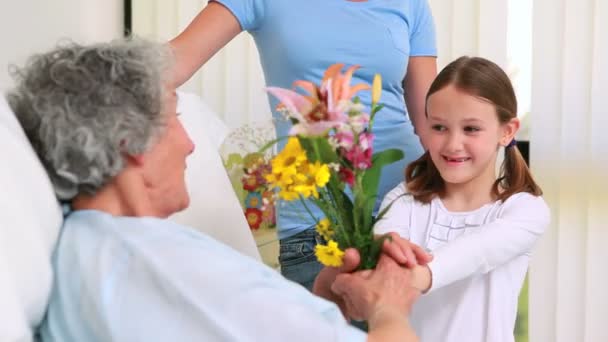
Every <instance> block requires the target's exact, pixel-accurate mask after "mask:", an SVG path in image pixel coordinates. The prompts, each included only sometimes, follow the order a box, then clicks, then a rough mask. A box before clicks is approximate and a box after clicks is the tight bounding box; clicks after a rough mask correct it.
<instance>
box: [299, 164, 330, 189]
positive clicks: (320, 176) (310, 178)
mask: <svg viewBox="0 0 608 342" xmlns="http://www.w3.org/2000/svg"><path fill="white" fill-rule="evenodd" d="M297 171H298V172H297V174H296V175H294V178H293V179H294V183H293V185H294V190H295V191H296V192H298V193H299V194H300V195H302V197H304V198H308V197H310V196H313V197H315V198H318V197H319V192H318V191H317V187H319V188H322V187H324V186H325V185H326V184H327V182H328V181H329V176H330V173H329V167H328V166H327V165H326V164H321V163H320V162H319V161H317V162H315V163H314V164H311V163H308V162H306V163H302V164H300V167H298V170H297Z"/></svg>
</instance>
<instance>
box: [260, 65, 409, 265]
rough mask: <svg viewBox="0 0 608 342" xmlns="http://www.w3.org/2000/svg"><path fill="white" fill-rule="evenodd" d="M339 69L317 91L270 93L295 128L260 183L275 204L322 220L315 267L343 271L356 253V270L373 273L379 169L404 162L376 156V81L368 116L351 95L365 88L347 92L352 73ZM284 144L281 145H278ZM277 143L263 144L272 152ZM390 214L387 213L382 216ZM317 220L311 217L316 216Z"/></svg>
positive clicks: (393, 153)
mask: <svg viewBox="0 0 608 342" xmlns="http://www.w3.org/2000/svg"><path fill="white" fill-rule="evenodd" d="M343 68H344V65H343V64H334V65H332V66H330V67H329V68H328V69H327V70H326V71H325V74H324V77H323V79H322V82H321V84H320V85H319V86H317V85H315V84H313V83H311V82H308V81H296V82H294V88H300V89H301V90H303V91H304V92H305V94H301V93H299V92H296V91H295V90H290V89H283V88H276V87H269V88H267V91H268V92H269V93H270V94H271V95H273V96H275V97H276V98H277V99H278V100H279V101H280V104H279V106H278V108H277V109H278V110H279V112H281V113H283V114H284V115H285V116H286V117H287V118H288V119H289V120H290V121H291V122H292V124H293V125H292V128H291V130H290V132H289V136H288V137H286V138H287V139H288V140H287V143H286V145H285V147H284V148H283V150H282V151H281V152H280V153H278V154H277V155H276V156H274V158H272V160H271V170H270V172H269V173H268V174H267V175H266V176H265V178H266V180H267V182H268V184H269V185H270V187H271V188H273V189H275V191H276V193H277V195H278V197H279V198H281V199H283V200H286V201H293V200H300V201H302V203H303V205H304V206H305V207H306V208H307V210H308V211H309V213H310V214H311V215H312V213H311V211H310V208H309V207H307V201H308V203H312V204H313V205H315V206H317V207H318V208H319V209H320V210H321V211H322V212H323V214H324V215H325V218H323V219H321V220H318V221H317V226H316V229H317V231H318V232H319V234H320V235H321V236H322V237H323V238H324V239H325V241H326V244H320V245H317V246H316V250H315V254H316V256H317V259H318V260H319V261H320V262H321V263H322V264H324V265H326V266H340V265H341V264H342V257H343V255H344V250H345V249H347V248H351V247H352V248H356V249H357V250H358V251H359V253H360V255H361V264H360V268H361V269H371V268H374V267H375V265H376V262H377V259H378V257H379V254H380V250H381V245H382V242H383V239H376V238H374V234H373V226H374V223H375V222H376V221H377V220H379V219H380V218H382V215H383V214H384V213H385V212H386V210H384V211H383V212H381V213H379V214H378V216H377V217H374V216H373V210H374V205H375V203H376V200H377V197H378V184H379V178H380V171H381V170H382V167H383V166H385V165H387V164H390V163H393V162H396V161H398V160H400V159H402V158H403V152H402V151H401V150H398V149H388V150H384V151H381V152H376V153H373V148H372V142H373V140H374V134H373V130H372V129H373V124H374V116H375V115H376V113H378V111H380V110H381V109H382V107H383V106H382V104H379V103H378V101H379V99H380V94H381V90H382V80H381V78H380V75H376V76H375V77H374V81H373V85H372V89H371V91H372V104H371V108H370V113H369V114H368V113H366V112H365V106H364V105H363V104H362V103H361V102H360V101H359V98H358V97H356V96H355V94H356V93H357V92H359V91H362V90H369V88H370V87H369V85H367V84H357V85H354V86H351V79H352V76H353V73H354V72H355V70H357V68H358V67H357V66H352V67H350V68H348V69H347V71H346V72H344V73H342V69H343ZM283 138H285V137H283ZM280 139H281V138H279V139H277V140H274V141H272V142H271V143H269V144H267V146H266V148H268V147H270V146H273V145H274V144H275V143H276V142H277V141H278V140H280ZM387 209H388V208H387ZM313 217H314V216H313Z"/></svg>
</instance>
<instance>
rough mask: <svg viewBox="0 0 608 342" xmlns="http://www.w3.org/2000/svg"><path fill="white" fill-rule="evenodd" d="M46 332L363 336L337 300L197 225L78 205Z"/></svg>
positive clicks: (122, 336) (150, 336)
mask: <svg viewBox="0 0 608 342" xmlns="http://www.w3.org/2000/svg"><path fill="white" fill-rule="evenodd" d="M53 266H54V269H55V281H54V286H53V291H52V293H51V298H50V303H49V308H48V311H47V316H46V319H45V320H44V322H43V323H42V326H41V327H40V329H39V332H40V335H41V337H42V341H58V342H71V341H74V342H81V341H87V342H95V341H100V342H102V341H103V342H105V341H150V342H153V341H180V342H182V341H183V342H185V341H365V339H366V337H365V334H364V333H362V332H361V331H360V330H358V329H356V328H353V327H352V326H350V325H348V324H347V323H346V321H345V320H344V318H343V316H342V314H341V312H340V310H339V309H338V307H337V306H336V305H335V304H334V303H331V302H329V301H326V300H324V299H322V298H319V297H315V296H314V295H312V294H311V293H310V292H308V291H307V290H306V289H305V288H303V287H302V286H300V285H297V284H295V283H292V282H290V281H288V280H286V279H285V278H283V277H282V276H281V275H280V274H278V273H277V272H276V271H275V270H273V269H270V268H269V267H267V266H265V265H264V264H262V263H260V262H259V261H257V260H254V259H252V258H250V257H247V256H244V255H242V254H240V253H238V252H236V251H235V250H233V249H231V248H229V247H228V246H226V245H223V244H221V243H219V242H217V241H216V240H214V239H212V238H210V237H208V236H207V235H205V234H203V233H201V232H199V231H196V230H194V229H190V228H186V227H183V226H180V225H178V224H176V223H173V222H171V221H169V220H164V219H157V218H149V217H148V218H136V217H117V216H112V215H109V214H106V213H103V212H100V211H94V210H86V211H75V212H73V213H71V214H70V215H69V216H68V217H67V218H66V220H65V223H64V226H63V228H62V232H61V236H60V238H59V242H58V244H57V247H56V250H55V255H54V258H53Z"/></svg>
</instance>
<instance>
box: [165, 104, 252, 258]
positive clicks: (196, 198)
mask: <svg viewBox="0 0 608 342" xmlns="http://www.w3.org/2000/svg"><path fill="white" fill-rule="evenodd" d="M178 96H179V97H178V104H177V111H178V113H181V115H180V119H181V120H182V123H183V125H184V127H185V129H186V131H187V132H188V134H189V135H190V138H191V139H192V141H193V142H194V144H195V148H194V153H192V155H190V157H188V161H187V164H188V168H187V169H186V183H187V185H188V191H189V193H190V207H189V208H188V209H186V210H184V211H182V212H180V213H177V214H175V215H173V216H172V217H171V219H173V220H175V221H176V222H179V223H181V224H183V225H187V226H190V227H194V228H196V229H199V230H201V231H204V232H205V233H207V234H209V235H211V236H213V237H214V238H216V239H218V240H219V241H222V242H224V243H225V244H227V245H229V246H232V247H233V248H235V249H236V250H238V251H240V252H242V253H244V254H246V255H249V256H251V257H254V258H256V259H258V260H261V258H260V254H259V252H258V249H257V247H256V245H255V242H254V240H253V235H252V234H251V230H250V229H249V225H248V224H247V221H246V220H245V215H244V214H243V210H242V208H241V205H240V204H239V200H238V198H237V197H236V194H235V193H234V190H233V189H232V185H231V184H230V180H229V178H228V174H227V173H226V169H225V168H224V164H223V163H222V160H221V158H220V154H219V147H220V145H221V143H222V142H223V140H224V138H225V137H226V135H227V133H228V128H227V127H226V125H225V124H224V123H223V122H222V121H221V120H220V119H219V118H218V117H217V115H216V114H215V113H214V112H213V111H212V110H211V109H210V108H209V106H207V105H206V104H205V103H203V101H202V100H201V99H200V97H198V96H197V95H194V94H191V93H181V92H180V93H178Z"/></svg>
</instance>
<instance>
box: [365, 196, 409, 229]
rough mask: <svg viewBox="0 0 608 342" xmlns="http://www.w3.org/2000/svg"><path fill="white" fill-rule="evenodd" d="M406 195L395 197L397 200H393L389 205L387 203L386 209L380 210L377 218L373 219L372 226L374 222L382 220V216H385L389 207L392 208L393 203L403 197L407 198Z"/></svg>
mask: <svg viewBox="0 0 608 342" xmlns="http://www.w3.org/2000/svg"><path fill="white" fill-rule="evenodd" d="M407 195H408V194H407V193H405V194H401V195H399V196H397V198H395V199H393V200H392V201H391V203H389V204H388V205H387V206H386V208H384V209H382V210H381V211H380V212H379V213H378V215H377V216H376V217H375V218H374V222H373V223H372V225H375V224H376V222H378V221H380V220H382V218H383V217H384V215H386V213H387V212H388V211H389V210H390V209H391V207H392V206H393V204H394V203H395V202H396V201H397V200H398V199H400V198H401V197H403V196H407Z"/></svg>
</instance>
